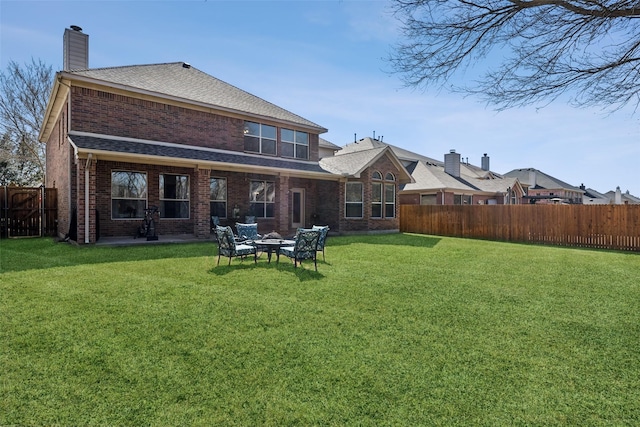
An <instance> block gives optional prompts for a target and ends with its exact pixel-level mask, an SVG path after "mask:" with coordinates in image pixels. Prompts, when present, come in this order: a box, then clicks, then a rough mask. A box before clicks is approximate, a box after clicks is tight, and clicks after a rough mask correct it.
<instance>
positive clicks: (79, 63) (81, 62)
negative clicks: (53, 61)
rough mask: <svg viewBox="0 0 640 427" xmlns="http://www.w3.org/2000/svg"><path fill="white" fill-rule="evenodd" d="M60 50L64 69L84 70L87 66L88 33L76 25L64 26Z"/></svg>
mask: <svg viewBox="0 0 640 427" xmlns="http://www.w3.org/2000/svg"><path fill="white" fill-rule="evenodd" d="M62 52H63V58H62V69H63V70H64V71H72V70H86V69H87V68H89V35H87V34H84V33H83V32H82V28H80V27H78V26H77V25H72V26H71V27H70V28H65V30H64V38H63V49H62Z"/></svg>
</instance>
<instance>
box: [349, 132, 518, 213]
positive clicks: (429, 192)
mask: <svg viewBox="0 0 640 427" xmlns="http://www.w3.org/2000/svg"><path fill="white" fill-rule="evenodd" d="M382 147H389V148H390V149H391V150H392V151H393V152H394V153H395V154H396V156H397V157H398V159H400V161H401V162H402V164H403V166H404V167H405V168H406V169H407V170H408V171H409V173H410V174H411V178H412V182H408V183H406V184H404V185H403V186H401V189H400V203H402V204H413V205H417V204H423V205H427V204H428V205H443V204H444V205H454V204H459V205H463V204H519V203H521V200H522V196H523V194H524V190H523V188H522V186H520V184H519V182H518V180H517V179H516V178H503V177H501V176H500V175H498V174H496V173H494V172H491V171H490V170H489V157H488V156H487V155H486V154H485V155H484V157H483V158H482V165H483V166H482V167H477V166H474V165H471V164H469V163H468V162H463V161H462V159H461V156H460V154H458V153H456V152H455V151H453V150H452V151H451V152H450V153H448V154H445V161H444V162H442V161H438V160H435V159H432V158H430V157H426V156H423V155H421V154H417V153H413V152H411V151H408V150H405V149H403V148H400V147H396V146H394V145H391V144H387V143H385V142H382V141H381V140H377V139H375V138H369V137H367V138H363V139H361V140H359V141H356V142H353V143H351V144H348V145H346V146H344V147H343V148H342V150H340V151H339V152H338V153H337V154H345V153H357V152H362V151H366V150H373V149H380V148H382Z"/></svg>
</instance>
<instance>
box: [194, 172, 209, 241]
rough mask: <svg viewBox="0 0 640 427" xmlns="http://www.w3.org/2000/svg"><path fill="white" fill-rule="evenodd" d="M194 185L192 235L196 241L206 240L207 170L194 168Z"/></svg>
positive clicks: (207, 230) (207, 235)
mask: <svg viewBox="0 0 640 427" xmlns="http://www.w3.org/2000/svg"><path fill="white" fill-rule="evenodd" d="M193 176H194V179H195V180H196V183H195V194H194V200H193V203H194V205H195V209H194V211H195V216H196V217H195V221H194V225H193V228H194V230H193V234H194V235H195V237H196V238H198V239H203V238H208V237H209V235H210V234H211V227H210V225H209V224H210V211H211V209H210V208H209V198H210V195H209V169H200V168H196V170H195V173H194V174H193Z"/></svg>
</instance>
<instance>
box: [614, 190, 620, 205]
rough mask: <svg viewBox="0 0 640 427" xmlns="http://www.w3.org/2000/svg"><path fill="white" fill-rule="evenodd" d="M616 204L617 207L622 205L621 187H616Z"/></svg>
mask: <svg viewBox="0 0 640 427" xmlns="http://www.w3.org/2000/svg"><path fill="white" fill-rule="evenodd" d="M614 203H615V204H616V205H621V204H622V192H621V191H620V186H618V187H616V194H615V196H614Z"/></svg>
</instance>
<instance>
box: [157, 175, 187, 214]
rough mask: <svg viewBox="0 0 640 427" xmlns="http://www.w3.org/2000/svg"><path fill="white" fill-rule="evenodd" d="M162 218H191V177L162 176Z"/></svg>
mask: <svg viewBox="0 0 640 427" xmlns="http://www.w3.org/2000/svg"><path fill="white" fill-rule="evenodd" d="M160 217H161V218H182V219H187V218H189V177H188V176H186V175H160Z"/></svg>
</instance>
